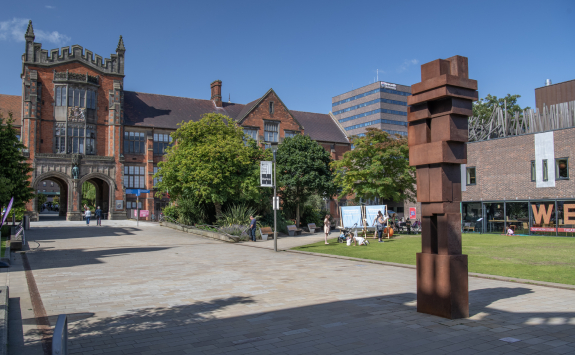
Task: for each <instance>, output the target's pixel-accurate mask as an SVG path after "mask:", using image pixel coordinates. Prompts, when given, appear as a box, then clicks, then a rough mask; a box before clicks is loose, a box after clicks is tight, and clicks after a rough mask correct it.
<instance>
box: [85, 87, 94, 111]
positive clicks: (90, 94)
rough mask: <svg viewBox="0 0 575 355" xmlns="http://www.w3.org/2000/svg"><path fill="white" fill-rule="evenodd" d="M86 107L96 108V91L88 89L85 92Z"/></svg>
mask: <svg viewBox="0 0 575 355" xmlns="http://www.w3.org/2000/svg"><path fill="white" fill-rule="evenodd" d="M86 107H87V108H91V109H96V92H95V91H92V90H88V91H87V92H86Z"/></svg>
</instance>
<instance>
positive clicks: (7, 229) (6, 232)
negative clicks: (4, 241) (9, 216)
mask: <svg viewBox="0 0 575 355" xmlns="http://www.w3.org/2000/svg"><path fill="white" fill-rule="evenodd" d="M0 233H1V236H2V238H8V237H10V226H7V225H5V226H2V231H1V232H0Z"/></svg>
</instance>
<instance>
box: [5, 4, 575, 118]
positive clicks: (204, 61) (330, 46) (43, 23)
mask: <svg viewBox="0 0 575 355" xmlns="http://www.w3.org/2000/svg"><path fill="white" fill-rule="evenodd" d="M28 19H32V21H33V24H34V29H35V32H36V42H41V43H42V45H43V48H44V49H52V48H58V47H63V46H69V45H73V44H79V45H81V46H83V47H84V48H87V49H90V50H91V51H93V52H94V53H97V54H99V55H102V56H103V57H109V55H110V54H111V53H114V51H115V48H116V45H117V43H118V38H119V36H120V35H123V36H124V42H125V45H126V67H125V74H126V77H125V79H124V88H125V89H126V90H134V91H140V92H149V93H156V94H164V95H175V96H183V97H191V98H197V99H209V98H210V89H209V84H210V83H211V82H212V81H213V80H216V79H220V80H222V81H223V87H222V96H224V99H225V101H227V99H228V94H231V99H232V102H238V103H244V104H245V103H247V102H249V101H252V100H254V99H256V98H258V97H260V96H261V95H263V94H264V93H265V92H266V91H267V90H268V89H269V88H270V87H271V88H273V89H274V90H275V91H276V92H277V93H278V95H279V96H280V97H281V99H282V100H283V101H284V103H285V104H286V105H287V106H288V108H290V109H293V110H300V111H311V112H329V111H330V110H331V98H332V96H335V95H339V94H341V93H344V92H347V91H349V90H351V89H352V88H358V87H360V86H364V85H367V84H369V83H372V82H373V81H374V78H375V76H376V70H377V69H379V72H380V73H379V79H380V80H384V81H389V82H392V83H398V84H404V85H411V84H414V83H416V82H419V81H420V65H421V64H422V63H426V62H429V61H432V60H435V59H437V58H447V57H450V56H453V55H463V56H466V57H468V58H469V76H470V78H472V79H476V80H478V82H479V95H480V97H485V96H486V95H487V94H492V95H496V96H504V95H506V94H507V93H511V94H519V95H521V96H522V97H521V99H520V101H519V104H520V105H521V106H531V107H533V106H534V103H535V93H534V89H535V88H537V87H541V86H543V85H544V84H545V79H551V80H552V81H553V83H559V82H562V81H567V80H572V79H575V65H574V64H573V63H574V62H573V58H575V46H573V44H574V43H575V38H574V35H575V20H574V19H575V1H473V2H472V1H397V0H396V1H381V0H380V1H313V0H308V1H285V2H279V1H223V0H222V1H202V2H196V1H97V2H84V1H52V0H46V1H34V0H31V1H25V2H24V1H3V2H2V4H1V5H0V53H1V55H0V93H2V94H12V95H20V94H21V80H20V71H21V55H22V53H23V52H24V42H23V39H24V38H23V36H24V31H25V27H26V23H27V20H28Z"/></svg>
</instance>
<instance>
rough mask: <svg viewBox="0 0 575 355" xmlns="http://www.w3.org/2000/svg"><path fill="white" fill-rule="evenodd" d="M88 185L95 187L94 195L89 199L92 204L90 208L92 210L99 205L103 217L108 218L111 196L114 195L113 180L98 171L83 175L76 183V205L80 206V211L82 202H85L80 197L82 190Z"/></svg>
mask: <svg viewBox="0 0 575 355" xmlns="http://www.w3.org/2000/svg"><path fill="white" fill-rule="evenodd" d="M87 184H89V185H87ZM90 185H91V186H93V187H94V189H95V196H93V200H90V202H92V201H93V204H92V205H91V206H89V207H90V209H91V210H92V212H94V209H95V208H96V207H100V209H101V210H102V212H103V213H104V218H105V219H108V218H109V217H110V216H109V212H110V206H112V198H113V196H114V190H113V189H114V188H115V186H114V182H113V181H111V180H110V178H109V177H108V176H106V175H104V174H100V173H91V174H88V175H85V176H83V177H82V178H81V179H80V181H79V183H78V189H79V191H78V192H79V193H78V196H79V201H78V206H79V207H80V209H79V210H80V211H83V209H84V202H86V201H84V202H83V199H82V197H83V192H84V190H85V189H86V188H90ZM91 197H92V196H91Z"/></svg>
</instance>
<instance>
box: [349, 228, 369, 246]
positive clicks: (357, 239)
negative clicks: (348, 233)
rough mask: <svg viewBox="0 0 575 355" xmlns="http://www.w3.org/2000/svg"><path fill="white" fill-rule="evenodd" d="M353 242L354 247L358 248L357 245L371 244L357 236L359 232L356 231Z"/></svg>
mask: <svg viewBox="0 0 575 355" xmlns="http://www.w3.org/2000/svg"><path fill="white" fill-rule="evenodd" d="M353 242H354V246H357V245H368V244H369V241H368V240H367V239H366V238H364V237H359V236H358V235H357V231H355V233H354V235H353Z"/></svg>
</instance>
